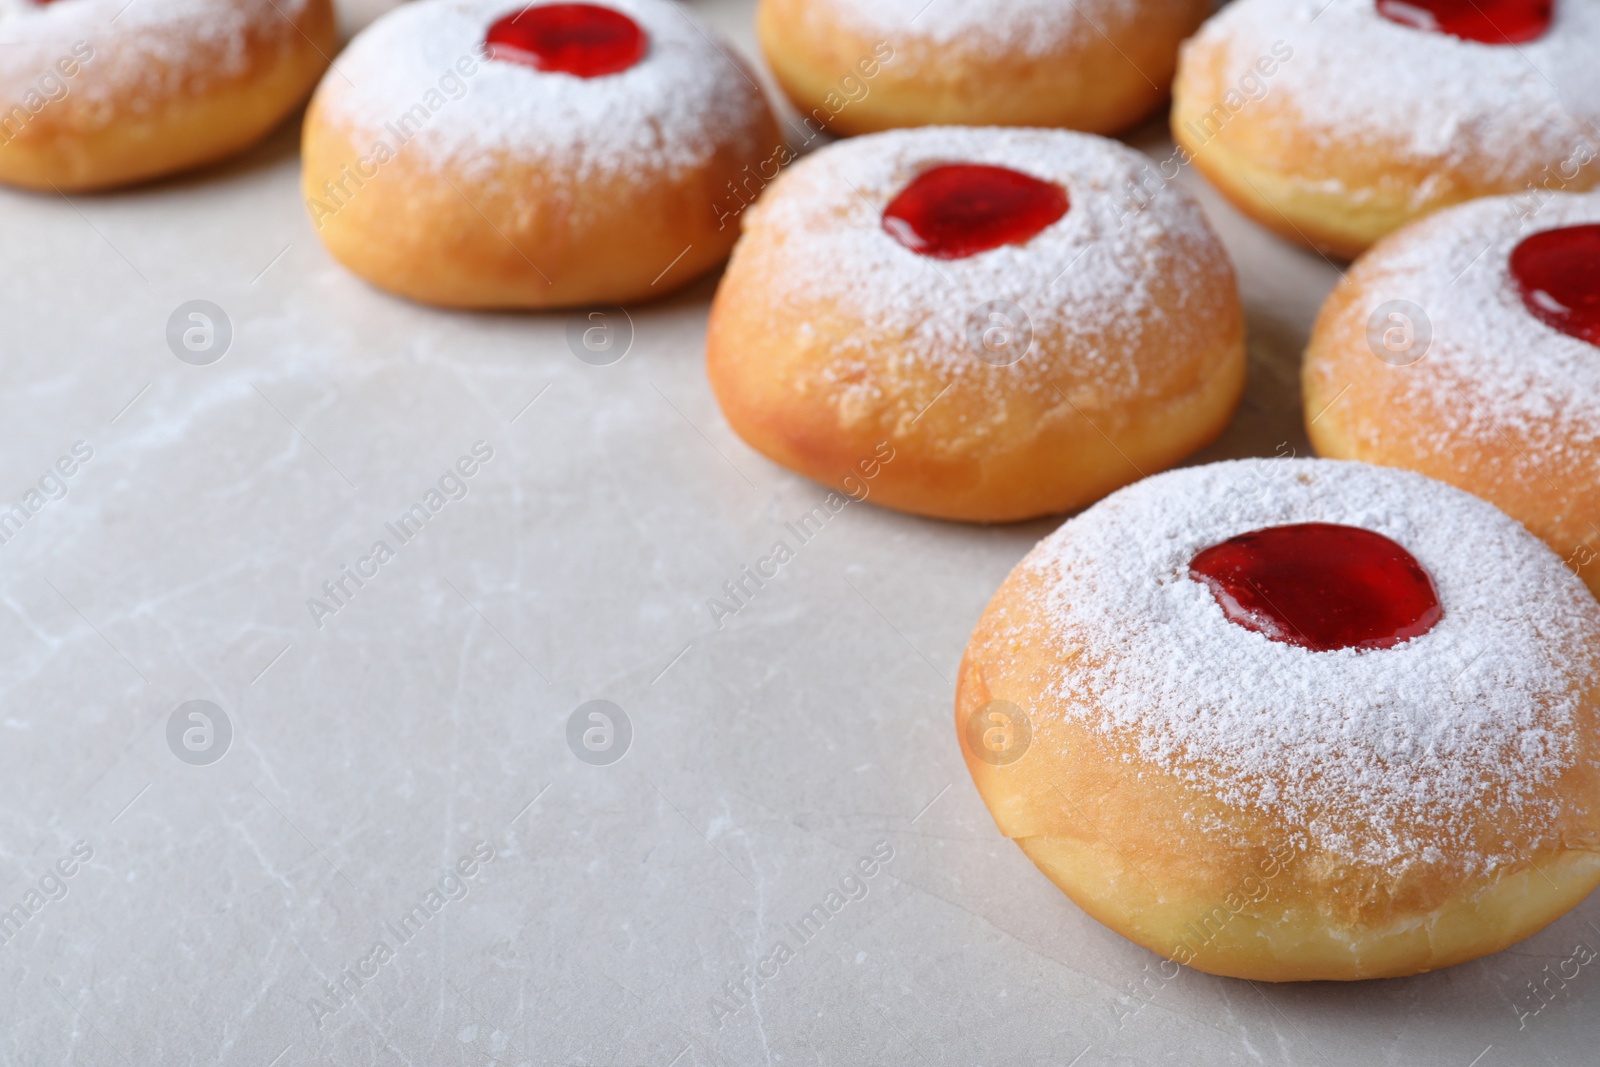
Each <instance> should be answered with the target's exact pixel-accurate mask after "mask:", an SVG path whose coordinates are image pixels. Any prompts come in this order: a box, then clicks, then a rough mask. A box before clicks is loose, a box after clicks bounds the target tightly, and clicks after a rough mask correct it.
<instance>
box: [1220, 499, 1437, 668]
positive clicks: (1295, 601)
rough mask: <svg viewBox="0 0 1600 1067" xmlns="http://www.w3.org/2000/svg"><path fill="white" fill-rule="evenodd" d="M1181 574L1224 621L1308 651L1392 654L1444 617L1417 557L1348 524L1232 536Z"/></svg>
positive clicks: (1309, 525)
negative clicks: (1199, 585)
mask: <svg viewBox="0 0 1600 1067" xmlns="http://www.w3.org/2000/svg"><path fill="white" fill-rule="evenodd" d="M1189 573H1190V575H1191V576H1192V577H1194V578H1195V579H1196V580H1197V581H1200V582H1204V583H1205V584H1206V586H1207V587H1209V588H1210V590H1211V592H1212V595H1214V596H1215V597H1216V598H1217V603H1218V604H1220V605H1221V606H1222V612H1223V614H1224V615H1226V616H1227V617H1228V619H1229V621H1230V622H1234V623H1236V624H1238V625H1240V626H1243V627H1244V628H1245V629H1246V630H1254V631H1255V632H1256V633H1259V634H1265V635H1266V636H1267V637H1269V638H1271V639H1272V640H1274V641H1282V642H1283V643H1284V644H1288V645H1299V646H1300V647H1301V648H1309V649H1311V650H1312V651H1314V652H1332V651H1334V650H1335V649H1340V648H1390V647H1393V646H1394V645H1398V644H1400V643H1401V642H1403V641H1409V640H1411V639H1412V638H1413V637H1421V636H1422V635H1423V634H1425V633H1427V632H1428V631H1429V630H1431V629H1433V627H1434V625H1435V624H1436V623H1438V621H1439V620H1440V619H1441V618H1442V617H1443V616H1444V609H1443V608H1441V607H1440V606H1439V594H1438V593H1437V592H1436V591H1435V590H1434V588H1433V580H1432V579H1431V578H1429V577H1428V572H1427V571H1425V570H1423V569H1422V564H1420V563H1418V562H1417V560H1416V557H1414V556H1412V555H1411V553H1409V552H1407V551H1406V550H1405V549H1403V548H1401V547H1400V546H1399V545H1397V544H1395V543H1394V542H1393V541H1391V540H1389V539H1388V538H1387V537H1384V536H1383V535H1382V534H1376V533H1373V532H1372V531H1371V530H1363V529H1359V528H1358V527H1354V526H1335V525H1333V524H1331V523H1325V522H1308V523H1302V524H1300V525H1297V526H1273V527H1270V528H1268V529H1265V530H1256V531H1254V532H1252V533H1247V534H1240V535H1239V536H1238V537H1235V538H1232V539H1230V540H1227V541H1224V542H1222V543H1221V544H1220V545H1213V546H1212V547H1210V548H1208V549H1206V550H1205V551H1204V552H1201V553H1200V554H1199V555H1197V556H1195V558H1194V560H1193V561H1192V562H1191V563H1190V564H1189Z"/></svg>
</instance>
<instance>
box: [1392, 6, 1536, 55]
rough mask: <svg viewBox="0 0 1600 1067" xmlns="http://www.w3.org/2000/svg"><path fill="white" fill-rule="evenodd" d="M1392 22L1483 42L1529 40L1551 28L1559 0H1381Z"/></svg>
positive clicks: (1498, 42) (1519, 42) (1521, 42)
mask: <svg viewBox="0 0 1600 1067" xmlns="http://www.w3.org/2000/svg"><path fill="white" fill-rule="evenodd" d="M1377 4H1378V14H1380V15H1382V16H1383V17H1384V18H1386V19H1388V20H1389V21H1390V22H1398V23H1400V24H1401V25H1402V26H1410V27H1411V28H1413V29H1417V30H1428V31H1430V32H1432V33H1446V34H1449V35H1450V36H1451V37H1459V38H1461V39H1462V40H1463V41H1477V42H1479V43H1480V44H1526V43H1527V42H1529V41H1537V40H1538V39H1539V38H1541V37H1543V36H1544V33H1545V31H1546V30H1548V29H1549V28H1550V20H1551V19H1552V18H1553V17H1554V14H1555V12H1554V7H1555V0H1377Z"/></svg>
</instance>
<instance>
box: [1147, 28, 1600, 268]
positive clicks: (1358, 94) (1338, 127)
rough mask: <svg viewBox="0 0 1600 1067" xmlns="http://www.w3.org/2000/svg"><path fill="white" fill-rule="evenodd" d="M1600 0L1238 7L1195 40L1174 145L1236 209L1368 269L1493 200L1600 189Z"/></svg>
mask: <svg viewBox="0 0 1600 1067" xmlns="http://www.w3.org/2000/svg"><path fill="white" fill-rule="evenodd" d="M1597 54H1600V2H1596V0H1554V3H1552V2H1551V0H1238V2H1236V3H1232V4H1229V5H1228V6H1226V7H1224V8H1223V9H1222V10H1221V11H1220V12H1219V13H1218V14H1217V15H1215V16H1214V17H1213V18H1212V19H1211V20H1210V21H1209V22H1207V23H1206V24H1205V26H1204V27H1203V28H1202V29H1201V31H1200V32H1199V33H1198V34H1196V35H1195V36H1194V37H1193V38H1191V39H1190V40H1189V41H1188V42H1186V43H1185V45H1184V47H1183V52H1182V56H1181V58H1180V60H1179V65H1178V76H1177V80H1176V82H1175V83H1174V85H1173V108H1172V132H1173V135H1174V136H1175V137H1176V138H1177V140H1178V144H1179V145H1180V148H1181V151H1182V153H1183V155H1184V157H1185V158H1192V160H1193V161H1194V164H1195V166H1196V167H1198V168H1199V169H1200V171H1201V172H1202V173H1204V174H1205V176H1206V177H1207V178H1208V179H1210V181H1211V182H1212V184H1214V185H1216V187H1217V188H1218V189H1219V190H1221V191H1222V192H1223V193H1224V194H1225V195H1226V196H1227V197H1228V199H1229V200H1231V201H1232V202H1233V203H1234V205H1235V206H1237V207H1238V208H1239V209H1240V210H1241V211H1243V212H1245V213H1246V214H1247V215H1250V216H1252V217H1253V218H1254V219H1255V220H1256V221H1257V222H1260V223H1262V224H1263V225H1265V226H1267V227H1270V228H1271V229H1273V230H1276V231H1277V232H1278V233H1280V234H1282V235H1283V236H1285V237H1288V238H1289V239H1291V240H1294V241H1299V242H1302V243H1305V244H1309V245H1311V246H1313V247H1316V248H1318V249H1321V250H1323V251H1326V252H1329V253H1332V254H1335V255H1339V256H1344V257H1347V258H1348V257H1352V256H1355V255H1357V254H1359V253H1360V252H1361V251H1362V250H1364V249H1365V248H1366V247H1367V246H1368V245H1370V244H1372V243H1373V242H1374V241H1376V240H1377V239H1378V238H1380V237H1383V236H1384V235H1385V234H1388V233H1390V232H1392V231H1394V230H1396V229H1399V228H1400V227H1401V226H1402V225H1404V224H1405V223H1407V222H1409V221H1411V220H1412V219H1415V218H1419V217H1421V216H1423V215H1426V214H1428V213H1430V212H1432V211H1436V210H1438V209H1439V208H1442V207H1448V206H1450V205H1452V204H1458V203H1461V202H1463V201H1466V200H1472V199H1475V198H1477V197H1481V196H1492V195H1498V194H1503V193H1513V192H1519V191H1524V190H1528V189H1545V188H1554V189H1565V190H1567V191H1569V192H1581V191H1583V190H1586V189H1589V188H1591V187H1593V186H1594V185H1595V184H1596V182H1597V181H1600V166H1594V165H1591V164H1592V163H1593V161H1594V160H1595V157H1596V154H1597V153H1600V133H1597V132H1596V125H1595V124H1596V123H1597V122H1600V64H1596V63H1595V61H1594V59H1595V56H1596V55H1597Z"/></svg>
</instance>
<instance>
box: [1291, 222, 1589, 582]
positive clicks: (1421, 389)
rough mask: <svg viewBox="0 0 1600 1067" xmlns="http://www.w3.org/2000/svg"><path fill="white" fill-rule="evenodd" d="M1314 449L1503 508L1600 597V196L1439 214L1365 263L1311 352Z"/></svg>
mask: <svg viewBox="0 0 1600 1067" xmlns="http://www.w3.org/2000/svg"><path fill="white" fill-rule="evenodd" d="M1303 384H1304V390H1305V408H1306V412H1307V419H1308V421H1309V426H1308V432H1309V434H1310V437H1311V442H1312V445H1313V446H1314V447H1315V448H1316V450H1317V453H1318V454H1319V455H1323V456H1328V457H1332V458H1335V459H1356V460H1362V461H1365V462H1368V463H1377V464H1382V465H1384V466H1390V467H1405V468H1407V469H1409V470H1414V471H1420V472H1421V473H1423V474H1426V475H1428V476H1430V477H1433V478H1437V479H1439V480H1440V481H1445V482H1449V483H1450V484H1451V485H1455V486H1458V487H1459V488H1462V489H1465V490H1467V491H1468V492H1470V493H1473V494H1476V495H1477V496H1480V497H1483V498H1484V499H1485V500H1488V501H1490V502H1491V503H1493V504H1496V505H1497V506H1499V507H1500V508H1501V509H1503V510H1504V511H1505V512H1506V513H1507V514H1509V515H1511V516H1512V517H1513V518H1515V519H1517V520H1519V521H1520V522H1521V523H1522V524H1523V525H1525V526H1526V527H1527V528H1528V529H1529V530H1531V531H1532V532H1533V533H1535V534H1537V535H1538V536H1539V537H1541V538H1543V539H1544V541H1545V542H1546V543H1547V544H1549V545H1550V547H1551V548H1553V549H1555V550H1556V552H1557V554H1559V555H1560V556H1561V557H1562V559H1564V560H1566V562H1567V565H1568V566H1569V567H1570V568H1571V569H1572V570H1574V571H1575V572H1577V573H1578V574H1579V575H1580V576H1581V577H1582V578H1583V579H1584V580H1585V581H1587V582H1588V583H1589V588H1591V589H1593V590H1594V591H1595V592H1596V594H1600V194H1595V193H1578V194H1573V193H1563V194H1554V195H1551V196H1549V197H1548V198H1547V199H1546V200H1545V201H1544V202H1543V203H1542V204H1541V205H1540V206H1539V207H1538V208H1537V210H1536V211H1535V212H1534V213H1533V214H1532V215H1531V216H1530V215H1529V214H1528V211H1527V207H1526V204H1525V202H1524V201H1523V200H1522V199H1520V198H1511V197H1493V198H1489V199H1485V200H1479V201H1475V202H1474V203H1471V204H1464V205H1461V206H1459V207H1454V208H1450V209H1448V210H1446V211H1441V212H1439V213H1438V214H1437V215H1432V216H1430V217H1428V218H1427V219H1424V220H1422V221H1421V222H1417V223H1413V224H1412V225H1410V226H1408V227H1406V228H1405V229H1403V230H1401V231H1400V232H1399V233H1396V234H1394V235H1392V236H1391V237H1388V238H1386V239H1385V240H1384V241H1382V242H1381V243H1379V244H1378V245H1377V246H1376V247H1374V248H1373V249H1372V250H1371V251H1370V252H1368V253H1367V254H1366V255H1365V256H1363V257H1362V258H1361V259H1359V260H1358V261H1357V262H1356V264H1355V266H1354V267H1353V268H1352V269H1351V270H1350V272H1349V274H1348V275H1347V276H1346V277H1345V279H1344V280H1343V281H1342V282H1341V283H1340V284H1339V285H1338V287H1337V288H1336V289H1335V290H1334V292H1333V294H1332V295H1331V296H1330V297H1329V298H1328V301H1327V303H1326V304H1325V305H1324V306H1323V308H1322V312H1321V314H1320V315H1319V316H1318V318H1317V322H1316V326H1315V328H1314V329H1313V330H1312V334H1311V342H1310V346H1309V348H1308V349H1307V352H1306V361H1305V366H1304V375H1303Z"/></svg>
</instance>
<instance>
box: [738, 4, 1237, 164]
mask: <svg viewBox="0 0 1600 1067" xmlns="http://www.w3.org/2000/svg"><path fill="white" fill-rule="evenodd" d="M1210 11H1211V4H1210V0H1079V2H1077V3H1066V2H1062V0H984V2H981V3H976V2H973V0H961V2H956V3H951V2H948V0H946V2H940V3H932V4H930V3H927V2H926V0H873V2H871V3H861V2H860V0H762V3H761V7H760V8H759V10H758V13H757V17H756V27H757V30H758V32H759V34H760V37H761V47H762V50H763V51H764V52H765V53H766V56H767V63H768V64H769V65H770V66H771V67H772V72H773V74H774V75H775V76H776V77H777V79H778V82H779V84H781V85H782V86H783V89H784V92H785V93H786V94H787V95H788V97H789V99H790V100H791V101H793V102H794V105H795V107H796V108H798V109H799V111H800V118H801V120H802V121H803V122H805V123H806V124H807V125H808V126H812V127H813V128H818V129H821V128H826V129H830V130H833V131H834V132H836V133H844V134H858V133H877V132H880V131H882V130H887V129H893V128H897V127H902V126H938V125H951V126H1064V127H1066V128H1068V129H1074V130H1085V131H1088V132H1090V133H1114V132H1116V131H1117V130H1120V129H1123V128H1125V127H1127V126H1130V125H1132V124H1133V123H1135V122H1137V121H1139V120H1140V119H1142V118H1144V117H1145V116H1146V115H1148V114H1150V112H1152V111H1154V110H1155V109H1156V107H1157V106H1158V105H1160V104H1161V103H1162V102H1164V101H1165V100H1166V98H1167V90H1168V88H1169V87H1170V86H1171V84H1172V72H1173V68H1174V67H1176V65H1177V60H1178V44H1179V42H1181V41H1182V40H1183V39H1184V38H1185V37H1187V36H1189V34H1191V33H1193V32H1194V30H1195V27H1197V26H1199V25H1200V23H1201V21H1202V20H1204V19H1205V17H1206V15H1208V14H1209V13H1210Z"/></svg>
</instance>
